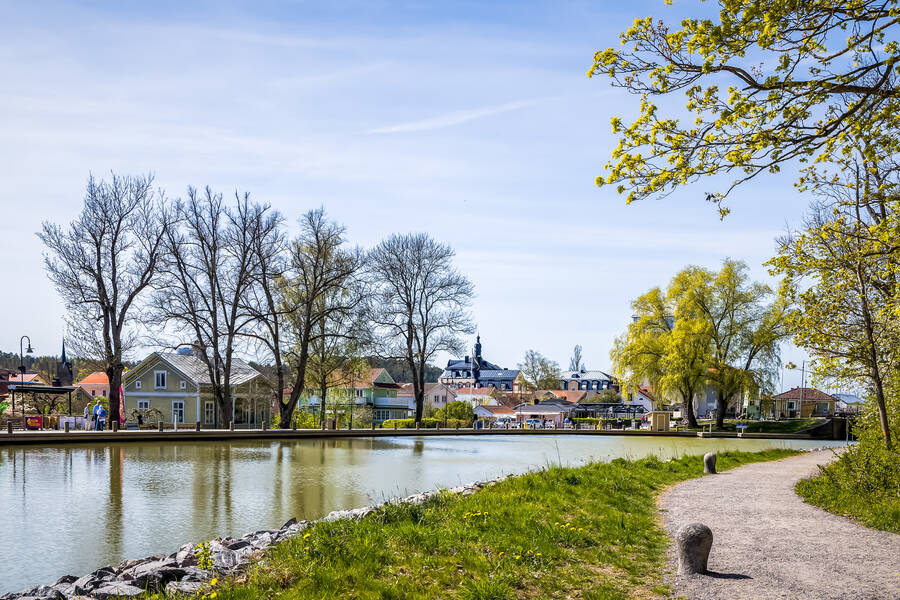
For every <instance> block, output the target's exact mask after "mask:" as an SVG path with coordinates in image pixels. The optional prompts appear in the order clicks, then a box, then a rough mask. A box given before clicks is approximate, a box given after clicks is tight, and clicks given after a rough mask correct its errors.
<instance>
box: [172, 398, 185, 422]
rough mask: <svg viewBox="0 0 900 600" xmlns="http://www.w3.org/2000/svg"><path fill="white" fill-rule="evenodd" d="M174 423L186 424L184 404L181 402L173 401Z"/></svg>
mask: <svg viewBox="0 0 900 600" xmlns="http://www.w3.org/2000/svg"><path fill="white" fill-rule="evenodd" d="M172 422H173V423H184V402H183V401H181V400H173V401H172Z"/></svg>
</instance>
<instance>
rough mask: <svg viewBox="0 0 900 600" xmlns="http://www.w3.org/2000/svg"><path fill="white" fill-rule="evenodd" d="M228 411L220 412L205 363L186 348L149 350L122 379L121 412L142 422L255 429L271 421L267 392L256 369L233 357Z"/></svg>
mask: <svg viewBox="0 0 900 600" xmlns="http://www.w3.org/2000/svg"><path fill="white" fill-rule="evenodd" d="M231 386H232V398H233V400H234V402H233V411H232V414H231V415H220V414H219V409H218V407H217V406H216V402H215V398H214V396H213V388H212V383H211V380H210V378H209V372H208V369H207V367H206V364H205V363H204V362H203V361H202V360H201V359H200V358H199V357H197V356H195V355H194V354H192V353H190V352H183V351H182V352H154V353H153V354H151V355H150V356H148V357H147V358H145V359H144V360H142V361H141V363H140V364H139V365H138V366H136V367H135V368H134V369H131V370H130V371H128V372H127V373H125V376H124V377H123V381H122V390H123V392H124V399H125V415H126V417H127V418H128V421H129V423H134V422H136V419H137V417H138V415H140V416H141V417H142V418H143V421H144V423H145V424H155V423H156V422H157V421H162V422H163V423H167V424H172V425H182V424H184V425H193V424H195V423H197V422H198V421H199V422H200V423H201V424H203V425H204V426H207V427H227V426H228V424H229V423H230V422H232V421H233V422H234V426H235V427H236V428H243V429H255V428H261V427H262V425H263V423H269V422H270V421H271V410H272V409H271V403H272V391H271V388H270V387H269V386H268V384H267V383H266V382H265V381H264V379H263V377H262V374H261V373H260V372H259V371H257V370H256V369H254V368H253V367H251V366H250V365H249V364H247V363H246V362H245V361H243V360H241V359H239V358H233V359H232V367H231Z"/></svg>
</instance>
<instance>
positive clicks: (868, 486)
mask: <svg viewBox="0 0 900 600" xmlns="http://www.w3.org/2000/svg"><path fill="white" fill-rule="evenodd" d="M895 391H896V390H892V392H895ZM891 397H892V398H894V399H893V400H892V401H891V402H892V405H891V406H889V408H890V410H889V413H888V414H889V415H890V416H891V422H890V430H891V433H892V434H893V437H894V439H898V437H897V436H900V410H898V408H900V407H898V406H896V405H897V404H898V402H897V401H896V399H895V398H896V395H895V394H894V393H892V394H891ZM853 434H854V435H855V436H856V437H857V440H858V443H857V444H856V445H853V446H850V447H848V448H847V449H846V450H844V451H843V453H842V454H841V455H840V457H839V458H838V459H837V460H836V461H834V462H832V463H831V464H829V465H827V466H826V467H824V468H822V467H820V473H819V475H818V476H817V477H814V478H812V479H807V480H805V481H801V482H799V483H798V484H797V493H798V494H800V495H801V496H802V497H803V498H804V499H805V500H806V501H807V502H809V503H810V504H815V505H816V506H820V507H822V508H824V509H825V510H828V511H830V512H834V513H837V514H841V515H847V516H850V517H853V518H854V519H857V520H858V521H860V522H861V523H862V524H864V525H866V526H868V527H873V528H875V529H884V530H886V531H892V532H894V533H900V452H898V451H897V450H896V449H894V450H888V449H887V447H886V446H885V444H884V434H883V433H882V430H881V420H880V417H879V415H878V410H877V406H875V403H874V402H872V401H871V400H870V401H867V402H866V404H865V406H864V407H863V411H862V414H861V416H860V418H859V420H858V421H857V424H856V426H855V427H854V428H853Z"/></svg>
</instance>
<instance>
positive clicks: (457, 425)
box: [456, 421, 459, 431]
mask: <svg viewBox="0 0 900 600" xmlns="http://www.w3.org/2000/svg"><path fill="white" fill-rule="evenodd" d="M456 430H457V431H459V421H457V422H456Z"/></svg>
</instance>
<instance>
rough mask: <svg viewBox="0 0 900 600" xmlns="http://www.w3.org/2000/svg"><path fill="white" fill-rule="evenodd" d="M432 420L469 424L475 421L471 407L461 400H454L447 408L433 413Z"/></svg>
mask: <svg viewBox="0 0 900 600" xmlns="http://www.w3.org/2000/svg"><path fill="white" fill-rule="evenodd" d="M434 418H435V419H437V420H438V421H444V420H450V421H460V422H465V423H471V422H472V421H473V420H474V419H475V411H474V409H473V408H472V405H471V404H469V403H468V402H463V401H462V400H454V401H453V402H449V403H447V406H446V407H444V408H442V409H439V410H437V411H435V413H434Z"/></svg>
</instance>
